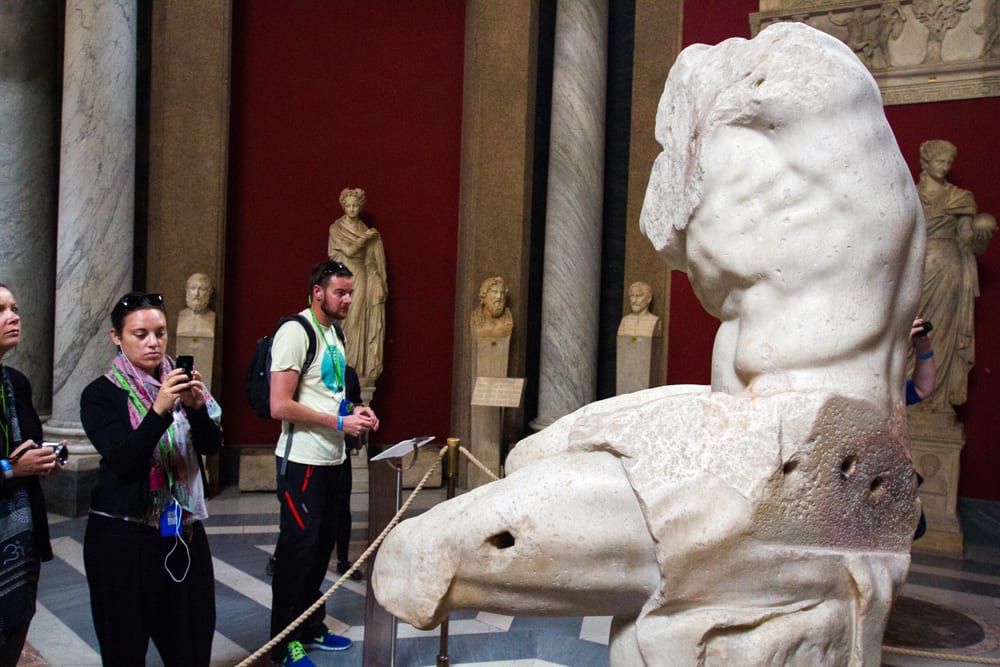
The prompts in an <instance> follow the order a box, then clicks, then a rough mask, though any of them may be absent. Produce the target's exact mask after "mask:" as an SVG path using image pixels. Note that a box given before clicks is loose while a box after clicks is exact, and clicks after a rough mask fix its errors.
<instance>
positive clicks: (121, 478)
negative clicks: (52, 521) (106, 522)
mask: <svg viewBox="0 0 1000 667" xmlns="http://www.w3.org/2000/svg"><path fill="white" fill-rule="evenodd" d="M128 400H129V397H128V392H127V391H125V390H124V389H122V388H120V387H117V386H116V385H115V384H114V383H113V382H111V380H109V379H108V378H106V377H105V376H103V375H102V376H101V377H99V378H97V379H96V380H94V381H93V382H91V383H90V384H89V385H87V388H86V389H84V390H83V395H82V396H81V397H80V421H81V422H83V429H84V430H85V431H86V432H87V437H88V438H90V442H91V443H93V445H94V447H96V448H97V451H98V452H100V454H101V466H100V469H99V470H98V473H97V484H95V485H94V490H93V493H92V494H91V500H90V507H91V509H95V510H98V511H100V512H107V513H108V514H116V515H125V516H131V517H143V516H145V514H146V509H147V507H146V506H147V503H148V502H149V464H150V461H151V460H152V457H153V449H154V448H155V447H156V443H157V442H159V440H160V437H161V436H162V435H163V432H164V431H166V430H167V428H168V427H169V426H170V424H171V422H173V417H172V416H170V415H168V416H166V417H161V416H160V415H158V414H157V413H156V411H155V410H150V411H149V412H147V413H146V416H145V417H144V418H143V420H142V421H141V422H140V423H139V427H138V428H136V429H134V430H133V429H132V424H131V422H130V421H129V416H128ZM187 416H188V421H190V423H191V442H192V444H193V445H194V448H195V450H196V451H197V452H198V453H199V454H203V455H206V456H207V455H211V454H215V453H216V452H218V451H219V448H221V447H222V429H220V428H219V426H218V424H216V423H215V422H214V421H212V418H211V417H209V416H208V409H207V408H205V407H204V406H203V407H202V408H201V409H200V410H194V411H188V413H187ZM200 463H201V460H200V459H199V465H200Z"/></svg>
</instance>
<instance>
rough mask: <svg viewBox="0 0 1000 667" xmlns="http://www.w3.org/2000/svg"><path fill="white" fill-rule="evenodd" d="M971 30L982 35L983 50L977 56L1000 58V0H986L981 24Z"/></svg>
mask: <svg viewBox="0 0 1000 667" xmlns="http://www.w3.org/2000/svg"><path fill="white" fill-rule="evenodd" d="M973 30H974V31H975V33H976V34H977V35H983V51H982V54H981V55H980V56H979V57H980V58H1000V0H987V2H986V15H985V16H984V17H983V24H982V25H981V26H978V27H976V28H973Z"/></svg>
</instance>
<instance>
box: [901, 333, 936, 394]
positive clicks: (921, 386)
mask: <svg viewBox="0 0 1000 667" xmlns="http://www.w3.org/2000/svg"><path fill="white" fill-rule="evenodd" d="M923 331H924V320H923V318H921V317H918V318H917V319H915V320H913V326H912V327H911V328H910V342H911V343H912V344H913V375H911V376H910V379H909V380H907V381H906V404H907V405H913V404H914V403H919V402H920V401H922V400H924V399H925V398H927V397H928V396H930V395H931V394H932V393H934V380H935V375H936V373H935V368H934V349H933V342H932V339H933V337H934V334H933V333H928V334H926V335H921V334H923Z"/></svg>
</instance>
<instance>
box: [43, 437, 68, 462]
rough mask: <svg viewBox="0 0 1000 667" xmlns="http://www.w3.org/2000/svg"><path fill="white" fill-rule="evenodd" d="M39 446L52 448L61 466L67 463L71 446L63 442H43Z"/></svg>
mask: <svg viewBox="0 0 1000 667" xmlns="http://www.w3.org/2000/svg"><path fill="white" fill-rule="evenodd" d="M38 446H39V447H47V448H49V449H51V450H52V453H53V454H55V455H56V462H57V463H58V464H59V465H61V466H64V465H66V461H68V460H69V448H67V447H66V445H64V444H62V443H61V442H43V443H42V444H40V445H38Z"/></svg>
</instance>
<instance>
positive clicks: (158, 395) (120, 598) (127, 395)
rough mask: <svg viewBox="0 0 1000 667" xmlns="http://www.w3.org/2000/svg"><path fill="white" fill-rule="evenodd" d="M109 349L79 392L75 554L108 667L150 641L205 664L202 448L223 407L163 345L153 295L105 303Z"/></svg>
mask: <svg viewBox="0 0 1000 667" xmlns="http://www.w3.org/2000/svg"><path fill="white" fill-rule="evenodd" d="M111 342H112V343H113V344H114V345H115V346H116V348H117V354H115V356H114V358H113V359H112V361H111V364H110V367H109V368H108V372H107V373H105V374H104V375H102V376H101V377H99V378H97V379H96V380H94V381H93V382H91V383H90V384H89V385H88V386H87V388H86V389H84V391H83V395H82V396H81V398H80V420H81V421H82V422H83V428H84V430H85V431H86V432H87V437H89V438H90V441H91V442H92V443H93V444H94V447H96V448H97V451H98V452H99V453H100V454H101V462H100V468H99V470H98V478H97V483H96V485H95V486H94V489H93V492H92V496H91V503H90V516H89V517H88V519H87V530H86V534H85V536H84V543H83V561H84V567H85V569H86V573H87V584H88V586H89V587H90V608H91V612H92V613H93V617H94V629H95V630H96V631H97V640H98V642H99V644H100V649H101V659H102V661H103V662H104V664H105V665H141V664H143V663H144V662H145V656H146V650H147V648H148V646H149V640H150V639H152V640H153V644H154V645H155V646H156V648H157V650H158V651H159V652H160V657H161V658H162V659H163V664H164V665H167V667H173V666H175V665H176V666H178V667H180V666H181V665H183V666H185V667H190V666H207V665H208V664H209V663H210V661H211V656H212V638H213V635H214V633H215V575H214V572H213V569H212V554H211V553H210V551H209V547H208V539H207V538H206V536H205V528H204V527H203V526H202V521H203V520H204V519H206V518H208V511H207V506H206V502H205V488H206V484H205V481H204V471H203V470H202V467H201V456H202V455H206V456H207V455H211V454H215V453H217V452H218V451H219V449H220V448H221V447H222V429H221V428H220V427H219V421H220V419H221V417H222V414H221V410H220V408H219V406H218V404H217V403H216V402H215V400H214V399H213V398H212V397H211V396H210V395H209V393H208V391H207V390H206V389H205V386H204V384H203V383H202V379H201V373H199V372H198V371H197V370H194V371H192V373H191V375H190V377H189V376H188V374H187V372H186V371H185V370H184V369H182V368H175V363H174V360H173V359H171V358H170V357H168V356H167V355H166V348H167V316H166V311H165V308H164V305H163V297H162V296H161V295H159V294H144V293H142V292H129V293H128V294H126V295H124V296H123V297H122V298H121V299H120V300H118V301H117V302H116V304H115V306H114V309H113V310H112V311H111Z"/></svg>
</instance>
